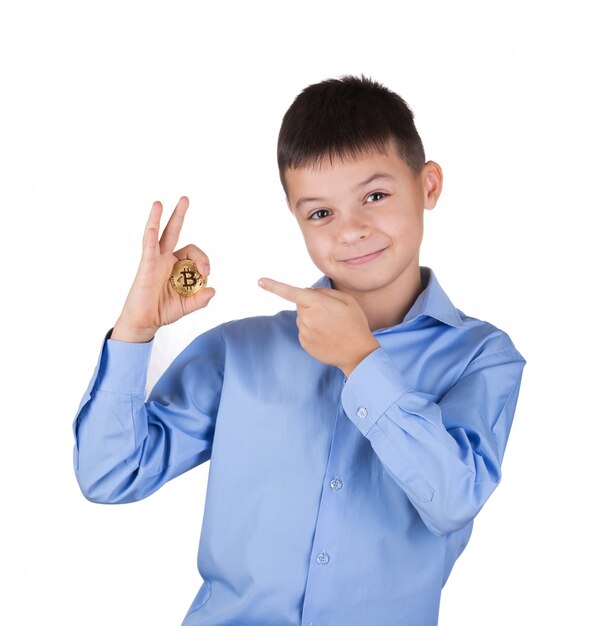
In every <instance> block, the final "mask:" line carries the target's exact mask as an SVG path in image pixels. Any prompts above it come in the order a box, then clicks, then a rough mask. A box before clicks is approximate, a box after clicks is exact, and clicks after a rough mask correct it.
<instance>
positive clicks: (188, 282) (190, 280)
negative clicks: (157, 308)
mask: <svg viewBox="0 0 615 626" xmlns="http://www.w3.org/2000/svg"><path fill="white" fill-rule="evenodd" d="M180 274H181V275H182V276H183V277H184V287H185V288H186V289H192V287H194V285H196V278H195V277H194V272H192V271H190V270H186V269H184V270H182V271H181V272H180Z"/></svg>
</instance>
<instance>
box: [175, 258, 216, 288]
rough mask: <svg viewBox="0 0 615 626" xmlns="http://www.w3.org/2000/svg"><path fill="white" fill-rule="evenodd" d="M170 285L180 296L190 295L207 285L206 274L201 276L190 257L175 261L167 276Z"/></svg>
mask: <svg viewBox="0 0 615 626" xmlns="http://www.w3.org/2000/svg"><path fill="white" fill-rule="evenodd" d="M169 282H170V283H171V286H172V287H173V289H175V291H177V293H178V294H179V295H180V296H192V295H194V294H195V293H196V292H197V291H200V290H201V289H202V288H203V287H206V286H207V276H203V275H202V274H200V273H199V271H198V270H197V268H196V263H195V262H194V261H192V260H190V259H184V260H183V261H177V263H175V265H174V266H173V271H172V272H171V276H170V277H169Z"/></svg>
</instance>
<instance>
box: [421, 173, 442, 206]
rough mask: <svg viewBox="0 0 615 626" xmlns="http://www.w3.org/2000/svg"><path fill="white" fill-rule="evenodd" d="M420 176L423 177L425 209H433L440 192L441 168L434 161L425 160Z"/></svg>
mask: <svg viewBox="0 0 615 626" xmlns="http://www.w3.org/2000/svg"><path fill="white" fill-rule="evenodd" d="M421 178H422V179H423V195H424V199H425V209H427V210H429V209H433V208H434V207H435V206H436V203H437V202H438V198H439V197H440V194H441V193H442V183H443V174H442V168H441V167H440V166H439V165H438V164H437V163H436V162H435V161H427V163H425V165H424V167H423V171H422V172H421Z"/></svg>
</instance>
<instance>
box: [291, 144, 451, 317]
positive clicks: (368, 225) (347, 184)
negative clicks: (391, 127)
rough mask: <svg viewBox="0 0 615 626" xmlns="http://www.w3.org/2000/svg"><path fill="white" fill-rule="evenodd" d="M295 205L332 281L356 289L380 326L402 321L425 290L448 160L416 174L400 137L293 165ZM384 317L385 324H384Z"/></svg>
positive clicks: (314, 256)
mask: <svg viewBox="0 0 615 626" xmlns="http://www.w3.org/2000/svg"><path fill="white" fill-rule="evenodd" d="M285 175H286V184H287V188H288V197H287V204H288V207H289V209H290V210H291V211H292V213H293V215H294V216H295V218H296V219H297V222H298V224H299V227H300V229H301V232H302V234H303V238H304V240H305V243H306V247H307V250H308V253H309V255H310V257H311V259H312V261H313V262H314V264H315V265H316V267H318V269H319V270H320V271H321V272H323V274H325V275H326V276H328V277H329V278H330V279H331V283H332V287H333V288H334V289H337V290H339V291H342V292H344V293H348V294H350V295H352V296H354V297H355V298H356V299H357V300H358V301H359V303H360V304H361V306H362V307H363V309H364V310H365V313H366V314H367V315H368V318H369V317H371V318H372V320H371V322H370V327H371V328H373V327H374V326H373V325H372V322H373V323H374V324H376V326H377V327H383V326H385V325H386V326H388V325H393V324H395V323H399V322H400V321H401V320H402V319H403V317H404V315H405V313H406V312H407V311H408V309H409V308H410V306H411V305H412V303H413V302H414V300H415V299H416V297H417V296H418V295H419V293H420V292H421V291H422V289H423V287H422V285H421V282H420V271H419V248H420V245H421V241H422V238H423V211H424V210H425V209H432V208H433V207H434V206H435V205H436V202H437V199H438V196H439V195H440V191H441V189H442V171H441V169H440V166H439V165H438V164H437V163H434V162H433V161H429V162H427V163H426V164H425V166H424V167H423V170H422V171H421V173H420V174H418V175H415V174H414V173H413V172H412V170H411V169H410V168H409V166H408V165H407V164H406V163H405V162H404V161H403V160H402V159H401V158H399V156H398V154H397V151H396V150H395V148H394V146H393V144H392V143H389V146H388V150H387V153H386V154H381V153H380V152H378V151H372V152H369V153H364V154H363V155H361V156H360V157H359V158H357V159H356V160H353V161H350V160H349V161H346V162H342V161H340V160H339V159H338V158H337V157H335V158H334V160H333V164H331V161H330V160H329V158H328V157H327V156H325V157H324V158H323V160H322V164H321V166H320V168H319V169H314V168H307V167H302V168H298V169H287V170H286V174H285ZM378 324H380V326H378Z"/></svg>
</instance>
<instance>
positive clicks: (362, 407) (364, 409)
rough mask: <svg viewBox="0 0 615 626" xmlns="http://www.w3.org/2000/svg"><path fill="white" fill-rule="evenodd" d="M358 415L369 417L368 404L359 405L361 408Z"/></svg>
mask: <svg viewBox="0 0 615 626" xmlns="http://www.w3.org/2000/svg"><path fill="white" fill-rule="evenodd" d="M357 415H358V416H359V417H367V407H366V406H361V407H359V409H358V410H357Z"/></svg>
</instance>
